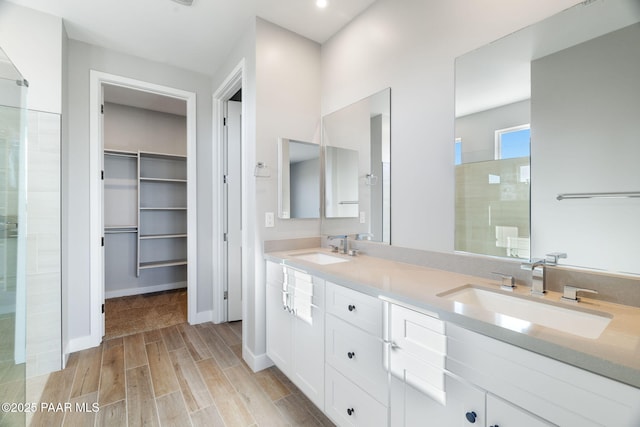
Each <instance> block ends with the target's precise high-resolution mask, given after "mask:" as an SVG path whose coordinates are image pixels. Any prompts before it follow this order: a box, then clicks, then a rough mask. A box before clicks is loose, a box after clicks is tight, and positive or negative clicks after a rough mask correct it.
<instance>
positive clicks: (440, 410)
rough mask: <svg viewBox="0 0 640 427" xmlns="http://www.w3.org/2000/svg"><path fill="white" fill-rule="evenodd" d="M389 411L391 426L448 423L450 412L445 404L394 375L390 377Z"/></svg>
mask: <svg viewBox="0 0 640 427" xmlns="http://www.w3.org/2000/svg"><path fill="white" fill-rule="evenodd" d="M389 411H390V412H391V414H390V416H391V424H390V425H391V426H393V427H424V426H425V425H430V426H441V427H446V426H449V425H450V423H449V420H450V414H449V412H448V411H447V407H446V406H445V405H443V404H442V403H440V402H438V401H436V400H435V399H433V398H432V397H431V396H429V395H427V394H425V393H424V392H423V391H421V390H419V389H417V388H415V387H413V386H412V385H411V384H409V383H408V382H407V381H404V380H403V379H402V378H399V377H396V376H392V377H391V400H390V402H389ZM426 420H428V421H426Z"/></svg>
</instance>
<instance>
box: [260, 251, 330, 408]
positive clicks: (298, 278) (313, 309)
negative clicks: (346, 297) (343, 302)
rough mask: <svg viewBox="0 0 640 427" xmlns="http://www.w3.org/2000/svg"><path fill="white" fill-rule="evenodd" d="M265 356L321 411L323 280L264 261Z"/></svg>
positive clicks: (322, 393) (322, 400)
mask: <svg viewBox="0 0 640 427" xmlns="http://www.w3.org/2000/svg"><path fill="white" fill-rule="evenodd" d="M266 312H267V313H266V314H267V325H266V326H267V355H268V356H269V358H270V359H271V360H272V361H273V363H275V365H276V366H277V367H278V368H279V369H280V370H281V371H282V372H283V373H284V374H285V375H286V376H287V377H289V379H291V381H292V382H293V383H294V384H295V385H297V386H298V387H299V388H300V390H302V391H303V392H304V393H305V394H306V395H307V397H308V398H309V399H310V400H311V401H312V402H313V403H314V404H315V405H316V406H317V407H318V408H320V409H321V410H322V409H324V280H322V279H319V278H317V277H314V276H311V275H310V274H308V273H306V272H304V271H301V270H298V269H294V268H291V267H286V266H283V265H281V264H276V263H274V262H270V261H268V262H267V289H266Z"/></svg>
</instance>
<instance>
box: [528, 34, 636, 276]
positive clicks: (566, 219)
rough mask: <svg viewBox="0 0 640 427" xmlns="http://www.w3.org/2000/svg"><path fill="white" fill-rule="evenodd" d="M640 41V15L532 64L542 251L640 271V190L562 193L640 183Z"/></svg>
mask: <svg viewBox="0 0 640 427" xmlns="http://www.w3.org/2000/svg"><path fill="white" fill-rule="evenodd" d="M639 40H640V24H635V25H632V26H630V27H626V28H624V29H621V30H619V31H616V32H614V33H611V34H609V35H606V36H603V37H599V38H597V39H594V40H591V41H589V42H586V43H582V44H580V45H577V46H575V47H572V48H569V49H566V50H563V51H560V52H558V53H556V54H553V55H549V56H547V57H544V58H541V59H539V60H537V61H534V62H533V63H532V68H531V73H532V74H531V75H532V97H531V126H532V129H533V133H532V145H531V148H532V152H531V182H532V187H531V207H532V209H531V220H532V224H531V230H532V233H533V235H532V254H533V255H534V256H537V255H540V254H544V253H547V252H552V251H562V252H567V254H568V256H569V257H568V258H567V261H566V262H567V263H568V264H574V265H582V266H588V267H592V268H604V269H607V270H613V271H623V272H635V273H638V270H639V269H638V254H640V227H639V226H638V218H640V199H591V200H563V201H557V200H556V196H557V195H558V194H559V193H591V192H596V193H597V192H609V191H615V192H617V191H638V190H640V165H639V164H638V161H639V159H640V144H638V135H639V134H640V126H639V119H638V118H639V117H640V101H639V100H640V79H639V78H638V72H639V70H640V43H639V42H638V41H639ZM594 248H598V250H595V249H594Z"/></svg>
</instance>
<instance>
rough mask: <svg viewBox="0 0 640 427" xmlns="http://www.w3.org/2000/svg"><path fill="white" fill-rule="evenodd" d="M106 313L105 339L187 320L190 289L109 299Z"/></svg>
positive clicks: (106, 303) (105, 308) (106, 302)
mask: <svg viewBox="0 0 640 427" xmlns="http://www.w3.org/2000/svg"><path fill="white" fill-rule="evenodd" d="M104 315H105V336H104V339H105V340H108V339H111V338H118V337H123V336H126V335H132V334H135V333H138V332H145V331H151V330H153V329H160V328H166V327H167V326H174V325H178V324H180V323H184V322H186V321H187V290H186V289H176V290H173V291H164V292H154V293H150V294H142V295H132V296H128V297H120V298H110V299H108V300H105V302H104Z"/></svg>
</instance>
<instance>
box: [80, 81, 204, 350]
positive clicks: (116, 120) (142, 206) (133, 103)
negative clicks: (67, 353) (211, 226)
mask: <svg viewBox="0 0 640 427" xmlns="http://www.w3.org/2000/svg"><path fill="white" fill-rule="evenodd" d="M90 109H91V120H90V132H91V148H90V154H91V155H90V157H91V179H90V183H91V190H92V191H91V201H90V203H91V236H92V241H91V243H92V244H91V248H90V251H91V338H90V339H91V342H90V343H86V344H85V345H84V346H83V345H78V347H81V348H82V347H84V348H86V347H90V346H95V345H98V344H99V343H100V342H101V340H102V337H103V336H105V334H106V333H107V332H108V335H109V337H112V336H118V335H120V336H121V335H123V334H127V333H135V332H141V331H142V330H147V329H154V327H157V325H158V324H165V323H166V321H167V319H164V318H163V317H162V316H165V317H166V316H169V315H170V314H169V313H168V312H167V310H161V311H162V312H160V311H158V310H159V309H160V307H159V306H157V305H153V304H152V306H151V307H150V308H149V309H148V310H149V312H148V313H147V315H146V316H144V317H143V318H142V320H141V321H136V322H126V323H127V324H128V325H124V324H123V325H115V328H114V325H111V327H112V328H111V330H110V331H107V330H106V327H105V299H110V300H111V299H114V298H115V299H117V298H127V299H129V300H130V299H131V297H132V296H140V298H138V299H139V301H137V302H140V303H142V302H144V301H145V300H148V299H149V297H150V296H158V295H163V294H166V295H167V297H165V299H179V295H180V292H178V291H176V290H186V301H185V303H186V306H187V309H186V313H183V318H184V317H186V319H184V320H188V321H189V322H190V323H195V308H196V304H195V301H196V289H197V288H196V283H197V282H196V271H197V270H196V265H195V263H196V248H197V246H196V241H195V239H196V233H195V230H196V208H195V200H196V197H195V195H196V191H195V190H196V182H195V181H196V171H195V133H196V130H195V94H194V93H191V92H185V91H181V90H178V89H174V88H169V87H165V86H159V85H155V84H150V83H147V82H142V81H137V80H133V79H128V78H125V77H121V76H115V75H111V74H106V73H101V72H96V71H93V70H92V71H91V92H90ZM94 242H99V245H95V246H94ZM172 291H173V292H172ZM176 295H178V296H176ZM142 296H145V298H143V297H142ZM182 296H184V293H182ZM133 300H134V302H133V303H132V304H131V309H134V310H135V309H136V308H138V309H142V307H143V306H144V304H142V305H140V304H137V303H136V300H135V298H133ZM176 303H178V304H180V302H179V301H176ZM115 305H118V304H115ZM115 305H114V306H115ZM119 305H120V306H122V305H123V304H119ZM136 306H137V307H136ZM154 310H155V311H156V313H154V312H153V311H154ZM177 310H178V311H180V310H183V311H184V303H182V308H181V309H180V308H178V309H177ZM112 317H115V318H116V319H117V318H118V317H120V318H122V319H124V318H125V316H124V315H123V316H112ZM163 319H164V320H163ZM184 320H183V321H184ZM158 322H160V323H158ZM121 323H125V322H121ZM125 326H126V327H128V328H129V329H130V330H129V329H127V330H123V329H122V328H123V327H125ZM114 334H116V335H114Z"/></svg>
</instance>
